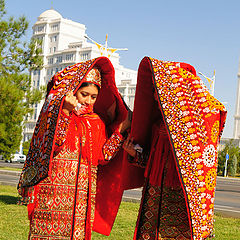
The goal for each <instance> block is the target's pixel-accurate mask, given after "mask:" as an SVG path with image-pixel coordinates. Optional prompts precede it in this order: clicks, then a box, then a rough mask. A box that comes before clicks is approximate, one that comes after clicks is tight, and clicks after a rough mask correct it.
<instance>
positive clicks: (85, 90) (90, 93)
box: [76, 85, 98, 106]
mask: <svg viewBox="0 0 240 240" xmlns="http://www.w3.org/2000/svg"><path fill="white" fill-rule="evenodd" d="M97 96H98V88H97V87H96V86H95V85H89V86H86V87H81V88H80V89H78V91H77V93H76V98H77V100H78V102H79V103H81V104H82V105H85V106H88V105H93V104H94V103H95V102H96V100H97Z"/></svg>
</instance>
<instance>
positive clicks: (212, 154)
mask: <svg viewBox="0 0 240 240" xmlns="http://www.w3.org/2000/svg"><path fill="white" fill-rule="evenodd" d="M216 155H217V153H216V149H215V147H214V146H213V145H211V144H210V145H208V146H207V147H206V148H205V149H204V150H203V163H204V164H205V166H207V167H213V166H214V164H215V163H216Z"/></svg>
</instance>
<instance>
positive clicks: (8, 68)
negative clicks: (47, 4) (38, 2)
mask: <svg viewBox="0 0 240 240" xmlns="http://www.w3.org/2000/svg"><path fill="white" fill-rule="evenodd" d="M27 28H28V22H27V20H26V18H25V17H24V16H23V17H19V18H18V19H15V18H14V17H9V18H7V17H6V10H5V1H4V0H0V155H3V156H5V157H6V158H9V157H10V155H11V153H14V152H15V151H16V150H17V149H18V148H19V145H20V141H21V137H22V136H21V133H22V128H23V123H24V119H25V116H27V115H28V114H31V113H32V111H33V109H32V107H31V106H33V104H34V103H37V102H39V101H40V100H41V98H42V93H43V92H42V91H41V90H38V89H33V88H31V79H30V76H29V74H28V70H34V69H40V68H41V66H42V63H43V61H42V57H41V53H42V49H41V42H40V41H39V40H36V39H32V40H31V41H30V42H29V43H28V42H26V41H24V40H23V39H24V36H25V33H26V30H27Z"/></svg>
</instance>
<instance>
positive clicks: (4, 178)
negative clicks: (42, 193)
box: [0, 162, 240, 218]
mask: <svg viewBox="0 0 240 240" xmlns="http://www.w3.org/2000/svg"><path fill="white" fill-rule="evenodd" d="M1 166H5V167H16V168H21V167H22V166H23V164H16V163H1V162H0V167H1ZM10 174H11V175H9V174H7V172H3V170H0V184H9V185H13V186H16V185H17V182H18V179H19V172H16V173H14V174H15V175H13V172H12V171H11V172H10ZM141 194H142V189H133V190H127V191H125V192H124V195H123V200H125V201H132V202H140V199H141ZM215 210H216V211H217V212H221V213H222V214H223V215H224V216H230V217H238V218H240V179H235V178H223V177H218V178H217V189H216V199H215Z"/></svg>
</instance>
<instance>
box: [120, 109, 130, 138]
mask: <svg viewBox="0 0 240 240" xmlns="http://www.w3.org/2000/svg"><path fill="white" fill-rule="evenodd" d="M130 114H131V113H130V112H128V115H127V117H126V119H125V120H124V121H123V122H121V123H120V125H119V132H120V133H121V134H122V133H124V132H125V131H126V130H127V129H129V128H130V127H131V120H130V116H129V115H130Z"/></svg>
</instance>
